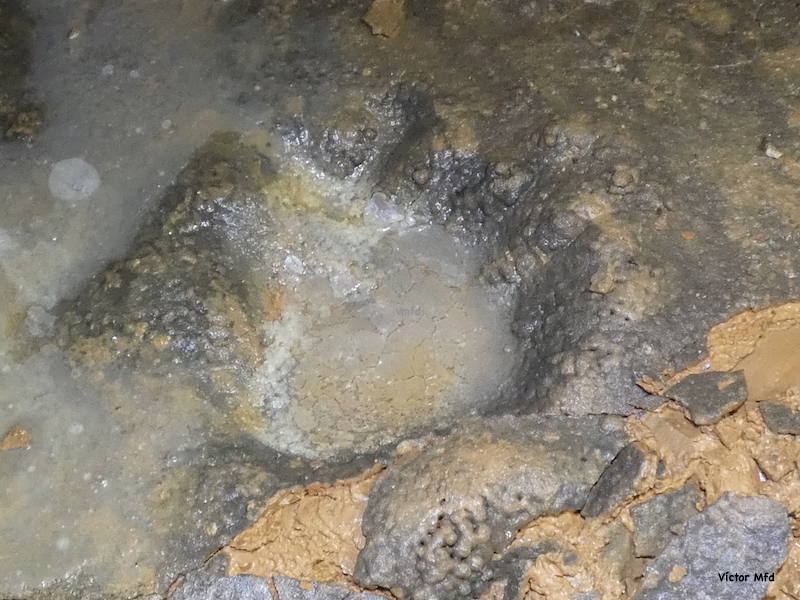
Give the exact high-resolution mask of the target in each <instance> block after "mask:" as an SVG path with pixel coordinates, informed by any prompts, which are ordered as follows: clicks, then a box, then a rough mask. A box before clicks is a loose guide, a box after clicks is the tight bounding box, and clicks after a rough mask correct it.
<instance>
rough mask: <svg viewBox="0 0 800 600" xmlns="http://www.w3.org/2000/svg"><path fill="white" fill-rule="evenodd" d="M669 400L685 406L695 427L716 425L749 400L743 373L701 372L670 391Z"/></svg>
mask: <svg viewBox="0 0 800 600" xmlns="http://www.w3.org/2000/svg"><path fill="white" fill-rule="evenodd" d="M666 395H667V397H669V398H671V399H672V400H675V401H676V402H678V403H679V404H681V405H682V406H684V407H685V408H686V409H687V410H688V411H689V414H690V415H691V418H692V422H694V424H695V425H713V424H714V423H716V422H717V421H719V420H720V419H721V418H722V417H724V416H725V415H727V414H730V413H732V412H733V411H734V410H736V409H737V408H739V407H740V406H741V405H742V404H743V403H744V401H745V400H747V387H746V385H745V380H744V372H743V371H735V372H733V373H715V372H712V373H697V374H695V375H689V376H688V377H687V378H686V379H684V380H683V381H681V382H680V383H678V384H677V385H675V386H673V387H671V388H670V389H669V390H667V393H666Z"/></svg>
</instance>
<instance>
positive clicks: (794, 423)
mask: <svg viewBox="0 0 800 600" xmlns="http://www.w3.org/2000/svg"><path fill="white" fill-rule="evenodd" d="M759 409H760V410H761V416H762V417H764V423H766V425H767V427H769V429H770V430H771V431H774V432H775V433H789V434H792V435H800V413H799V412H797V411H794V410H792V409H791V408H790V407H788V406H786V405H785V404H782V403H780V402H762V403H761V405H760V406H759Z"/></svg>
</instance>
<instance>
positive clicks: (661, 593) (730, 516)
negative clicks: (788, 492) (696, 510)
mask: <svg viewBox="0 0 800 600" xmlns="http://www.w3.org/2000/svg"><path fill="white" fill-rule="evenodd" d="M790 537H791V533H790V529H789V519H788V515H787V511H786V507H785V506H784V505H783V504H781V503H780V502H777V501H775V500H770V499H768V498H759V497H747V496H737V495H735V494H731V493H726V494H725V495H724V496H722V498H721V499H720V500H719V501H718V502H717V503H716V504H713V505H712V506H709V507H708V508H707V509H706V510H704V511H703V512H701V513H700V514H698V515H696V516H694V517H692V518H691V519H689V521H687V523H686V527H685V529H684V532H683V534H682V535H681V536H680V537H678V538H676V539H674V540H672V542H670V543H669V545H668V546H667V547H666V549H665V550H664V551H663V552H662V553H661V554H660V555H659V556H658V557H657V558H656V559H655V560H654V561H653V562H652V563H650V564H649V565H648V566H647V568H646V569H645V578H644V586H643V588H642V590H641V591H640V592H639V594H637V596H636V597H635V598H636V600H683V599H685V598H693V599H695V600H758V599H759V598H762V597H763V596H764V594H765V593H766V591H767V586H768V585H769V582H768V581H755V577H754V574H755V573H759V574H765V573H766V574H769V573H773V572H775V571H776V570H777V569H778V568H779V567H780V566H781V564H782V563H783V561H784V560H785V559H786V555H787V551H788V544H789V540H790ZM736 574H739V575H741V576H742V578H743V579H738V580H731V579H730V577H733V578H735V576H736ZM745 576H746V578H745Z"/></svg>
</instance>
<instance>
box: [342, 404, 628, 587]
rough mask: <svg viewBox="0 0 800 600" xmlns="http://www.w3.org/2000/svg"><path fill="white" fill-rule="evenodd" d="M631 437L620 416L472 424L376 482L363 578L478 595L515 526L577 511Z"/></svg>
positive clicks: (361, 563) (359, 570)
mask: <svg viewBox="0 0 800 600" xmlns="http://www.w3.org/2000/svg"><path fill="white" fill-rule="evenodd" d="M624 443H625V435H624V432H623V429H622V421H621V420H620V419H618V418H613V417H585V418H569V417H550V418H548V417H524V418H513V417H502V418H497V419H490V420H487V421H482V422H478V421H476V422H472V423H469V424H468V425H466V426H464V427H463V428H461V429H460V430H459V431H458V432H456V433H454V434H453V435H451V436H449V437H446V438H442V439H439V440H436V441H435V442H433V443H432V444H431V445H430V447H428V448H427V449H425V450H424V451H423V452H422V453H421V454H420V455H419V456H416V457H414V458H411V459H410V460H408V462H406V463H405V464H402V465H398V466H395V467H393V468H390V470H389V471H388V473H387V475H386V476H385V477H384V478H383V479H381V480H380V481H379V482H378V483H377V484H376V485H375V487H374V488H373V490H372V492H371V494H370V500H369V504H368V506H367V510H366V513H365V515H364V521H363V531H364V535H365V536H366V538H367V543H366V546H365V547H364V549H363V550H362V552H361V554H360V555H359V557H358V562H357V564H356V573H355V575H356V579H357V580H358V582H359V583H361V584H363V585H366V586H379V587H382V588H388V589H390V590H392V592H393V593H394V594H395V595H397V596H399V597H404V598H414V599H415V600H429V599H431V600H432V599H445V598H461V597H466V596H469V595H470V594H476V593H479V592H480V591H481V590H482V589H483V587H484V586H485V585H486V584H487V583H488V582H489V581H491V580H492V577H493V567H492V561H493V557H494V555H495V554H498V553H502V552H503V551H504V550H505V549H506V547H507V546H508V545H509V544H510V542H511V540H512V538H513V536H514V533H515V532H516V531H517V529H518V528H520V527H521V526H523V525H524V524H526V523H528V522H529V521H531V520H533V519H535V518H536V517H538V516H541V515H547V514H555V513H559V512H562V511H565V510H579V509H580V508H581V507H582V506H583V503H584V502H585V500H586V497H587V495H588V493H589V490H590V488H591V487H592V485H593V484H594V483H595V481H596V480H597V479H598V477H599V476H600V474H601V472H602V471H603V469H604V468H605V466H606V465H607V464H608V463H609V462H610V461H611V460H612V459H613V458H614V456H615V455H616V454H617V452H618V451H619V450H620V448H621V447H622V446H623V445H624Z"/></svg>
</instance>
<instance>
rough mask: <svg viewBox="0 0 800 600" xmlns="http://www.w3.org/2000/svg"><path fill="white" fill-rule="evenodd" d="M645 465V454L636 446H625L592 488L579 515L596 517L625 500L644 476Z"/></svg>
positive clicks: (646, 463) (646, 462)
mask: <svg viewBox="0 0 800 600" xmlns="http://www.w3.org/2000/svg"><path fill="white" fill-rule="evenodd" d="M647 465H648V461H647V454H645V452H644V451H643V450H642V449H641V448H640V447H639V446H638V445H637V444H628V445H627V446H625V447H624V448H623V449H622V450H621V451H620V453H619V454H617V456H616V457H615V458H614V460H613V461H612V462H611V464H610V465H609V466H608V467H607V468H606V470H605V471H603V474H602V475H601V476H600V479H598V480H597V482H596V483H595V484H594V487H592V491H591V492H589V497H588V499H587V500H586V504H585V505H584V506H583V509H582V510H581V515H583V516H584V517H587V518H592V517H597V516H599V515H601V514H603V513H604V512H607V511H609V510H611V509H612V508H613V507H614V506H616V505H617V504H619V503H620V502H622V501H623V500H625V499H626V498H627V497H628V496H630V495H631V494H632V493H633V492H634V490H635V488H636V484H637V483H638V482H639V481H640V480H641V479H642V477H644V475H645V474H646V472H647Z"/></svg>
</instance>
